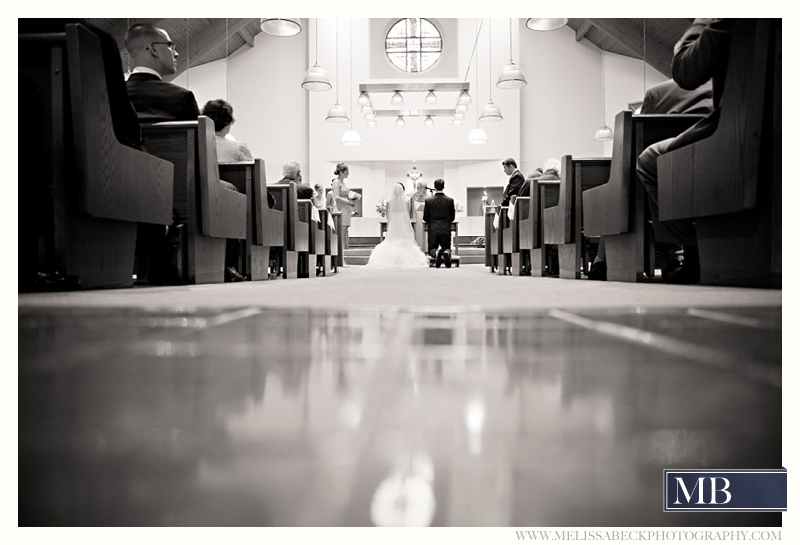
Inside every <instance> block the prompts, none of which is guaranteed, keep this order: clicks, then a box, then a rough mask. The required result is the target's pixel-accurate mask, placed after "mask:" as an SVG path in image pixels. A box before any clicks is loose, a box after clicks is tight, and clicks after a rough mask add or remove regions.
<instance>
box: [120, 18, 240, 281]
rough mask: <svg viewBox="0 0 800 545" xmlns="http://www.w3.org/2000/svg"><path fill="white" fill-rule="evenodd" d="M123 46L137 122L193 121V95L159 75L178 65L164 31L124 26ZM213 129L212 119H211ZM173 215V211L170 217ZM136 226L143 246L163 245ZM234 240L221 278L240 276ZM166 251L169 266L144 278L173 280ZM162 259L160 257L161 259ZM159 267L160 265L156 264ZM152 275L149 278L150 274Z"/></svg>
mask: <svg viewBox="0 0 800 545" xmlns="http://www.w3.org/2000/svg"><path fill="white" fill-rule="evenodd" d="M125 48H126V49H127V50H128V54H129V55H130V58H131V61H132V63H133V64H134V68H133V70H131V75H130V77H129V78H128V82H127V86H128V97H129V98H130V101H131V103H132V104H133V107H134V109H135V110H136V113H137V115H138V116H139V122H140V123H157V122H161V121H193V120H196V119H197V116H199V115H200V110H199V109H198V108H197V101H196V100H195V98H194V94H193V93H192V92H191V91H189V90H188V89H184V88H183V87H180V86H178V85H175V84H173V83H169V82H166V81H163V80H162V77H163V76H168V75H172V74H174V73H175V71H176V69H177V67H178V52H177V51H176V50H175V44H174V43H173V42H172V40H170V37H169V34H167V31H165V30H163V29H161V28H158V27H157V26H155V25H150V24H136V25H133V26H132V27H130V28H129V29H128V32H127V33H126V34H125ZM214 125H215V129H216V128H217V127H216V125H217V124H216V122H215V124H214ZM220 183H221V184H222V185H223V186H224V187H225V188H227V189H230V190H232V191H238V190H237V189H236V186H234V185H233V184H230V183H228V182H226V181H224V180H220ZM176 215H177V214H176V213H174V212H173V216H176ZM179 221H180V219H176V221H175V222H173V225H172V227H171V228H170V229H171V231H173V233H172V234H173V237H172V238H173V239H174V238H175V233H176V231H177V228H178V227H179V226H178V225H177V223H178V222H179ZM144 230H145V231H146V233H143V232H142V231H143V226H140V229H139V234H140V235H142V237H143V238H144V239H145V240H144V241H143V246H144V247H142V246H140V245H139V244H138V242H137V246H139V247H140V248H141V249H142V250H143V251H146V250H145V247H150V248H154V247H163V242H162V241H161V240H159V239H160V238H162V237H163V235H162V237H159V236H158V234H157V233H156V232H155V231H153V230H151V229H150V228H149V227H144ZM238 246H239V244H238V241H236V240H229V241H228V243H227V248H226V252H225V280H226V281H228V282H239V281H242V280H244V277H243V276H242V275H241V274H240V273H239V271H237V270H236V266H235V264H236V263H237V262H238ZM175 250H176V249H175V247H174V241H173V248H172V251H170V266H167V267H166V269H167V270H162V271H156V274H155V275H148V280H150V281H151V282H154V283H172V282H173V281H175V280H177V278H176V276H177V262H176V260H177V252H176V251H175ZM162 261H163V259H162ZM160 268H163V267H160ZM151 276H152V277H151Z"/></svg>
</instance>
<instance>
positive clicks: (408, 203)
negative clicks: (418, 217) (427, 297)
mask: <svg viewBox="0 0 800 545" xmlns="http://www.w3.org/2000/svg"><path fill="white" fill-rule="evenodd" d="M433 187H434V189H435V190H436V192H435V193H434V194H433V195H431V196H430V197H428V198H427V199H425V207H424V210H423V214H422V220H423V221H424V222H425V223H426V224H427V226H428V253H429V254H430V256H431V258H433V260H434V264H435V265H436V267H437V268H439V267H441V266H442V264H443V263H444V266H445V267H447V268H450V265H451V263H452V257H451V255H450V251H451V248H450V246H451V244H450V224H451V223H452V222H453V221H454V220H455V218H456V207H455V201H454V200H453V199H452V198H450V197H448V196H447V195H445V194H444V180H442V179H441V178H437V179H436V181H434V182H433ZM412 206H413V201H412V200H411V199H410V198H409V197H407V196H406V194H405V188H404V187H403V185H402V184H400V183H396V184H395V185H394V188H393V189H392V197H391V199H389V202H388V203H387V204H386V221H387V228H386V238H385V239H384V240H383V241H382V242H381V243H380V244H378V245H377V246H376V247H375V249H374V250H372V254H371V255H370V257H369V261H368V262H367V267H371V268H376V269H421V268H424V267H427V266H428V257H427V256H426V255H425V254H424V253H423V252H422V250H421V249H420V246H419V245H418V244H417V238H415V234H414V228H413V227H412V226H411V216H412V214H413V212H414V210H413V208H412Z"/></svg>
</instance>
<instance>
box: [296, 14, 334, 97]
mask: <svg viewBox="0 0 800 545" xmlns="http://www.w3.org/2000/svg"><path fill="white" fill-rule="evenodd" d="M300 87H302V88H303V89H305V90H306V91H327V90H329V89H330V88H331V82H330V80H329V79H328V73H327V72H325V69H324V68H322V67H321V66H320V65H319V19H314V66H312V67H311V68H309V69H308V70H306V73H305V75H304V76H303V83H301V84H300Z"/></svg>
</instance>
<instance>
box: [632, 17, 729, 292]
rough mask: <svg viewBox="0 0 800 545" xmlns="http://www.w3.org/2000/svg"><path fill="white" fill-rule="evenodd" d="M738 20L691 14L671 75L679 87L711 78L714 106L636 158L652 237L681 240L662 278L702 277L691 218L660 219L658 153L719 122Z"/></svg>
mask: <svg viewBox="0 0 800 545" xmlns="http://www.w3.org/2000/svg"><path fill="white" fill-rule="evenodd" d="M735 24H736V19H695V20H694V22H693V23H692V25H691V26H690V27H689V28H688V30H686V32H684V34H683V36H682V37H681V39H680V40H679V41H678V43H677V44H676V45H675V50H674V52H673V56H672V77H673V79H674V80H675V82H676V83H677V84H678V85H679V86H680V87H681V88H683V89H688V90H693V89H697V88H698V87H700V86H701V85H703V84H704V83H706V82H707V81H709V80H711V81H712V83H713V104H714V109H713V111H712V112H711V113H710V114H708V115H706V116H705V117H704V118H703V119H701V120H700V121H698V122H697V123H695V124H694V125H692V126H691V127H689V128H688V129H686V130H685V131H683V132H682V133H681V134H679V135H678V136H676V137H675V138H668V139H666V140H662V141H661V142H657V143H655V144H653V145H651V146H650V147H648V148H647V149H645V150H644V151H643V152H642V154H641V155H639V159H638V161H637V163H636V173H637V174H638V175H639V180H640V181H641V182H642V184H643V185H644V188H645V190H646V191H647V195H648V197H649V201H650V212H651V216H652V218H653V228H654V230H655V234H656V240H657V241H659V242H666V243H668V244H672V245H683V250H684V260H683V264H682V265H681V266H680V267H677V268H676V269H674V270H670V271H668V272H667V274H664V273H663V272H662V277H663V279H664V281H665V282H670V283H676V284H691V283H696V282H699V281H700V254H699V253H698V251H697V234H696V232H695V228H694V222H692V221H691V220H674V221H664V222H662V221H660V219H659V214H658V157H659V156H661V155H663V154H665V153H669V152H670V151H674V150H676V149H679V148H682V147H685V146H688V145H689V144H693V143H695V142H698V141H700V140H703V139H704V138H708V137H709V136H711V135H712V134H714V132H715V131H716V130H717V125H718V124H719V114H720V110H719V104H720V100H721V98H722V92H723V90H724V88H725V75H726V74H727V72H728V53H729V51H730V43H731V33H732V32H733V27H734V26H735Z"/></svg>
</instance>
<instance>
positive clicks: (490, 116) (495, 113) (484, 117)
mask: <svg viewBox="0 0 800 545" xmlns="http://www.w3.org/2000/svg"><path fill="white" fill-rule="evenodd" d="M491 77H492V20H491V19H489V78H490V80H489V102H487V103H486V106H484V107H483V110H481V117H480V120H481V121H483V122H491V123H495V122H497V121H502V120H503V114H502V113H500V108H498V107H497V105H496V104H495V103H494V102H492V83H491Z"/></svg>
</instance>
